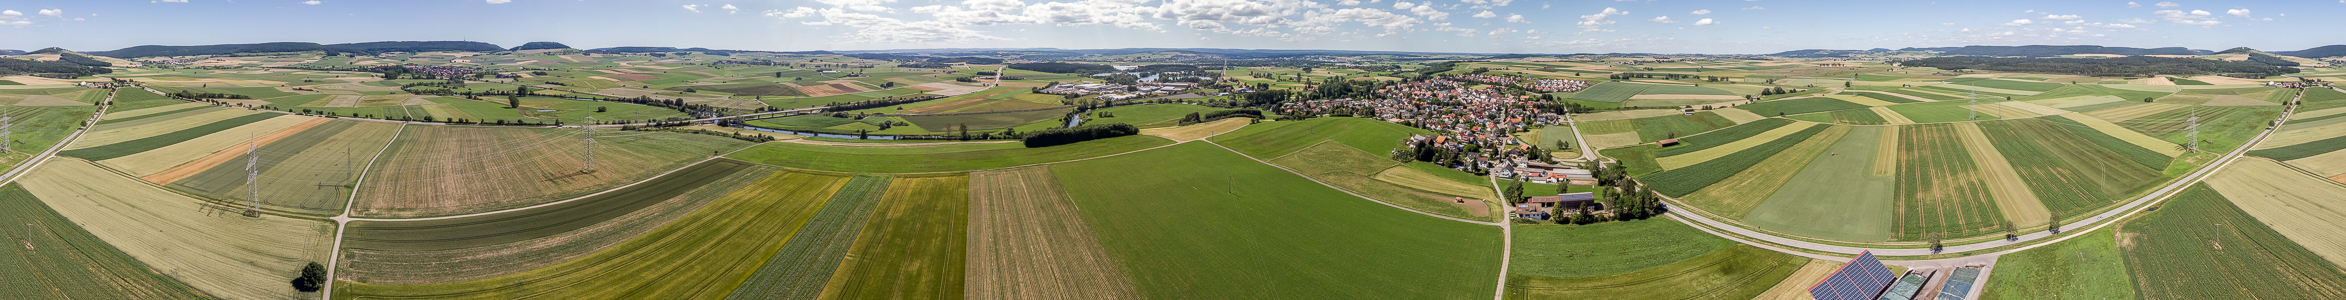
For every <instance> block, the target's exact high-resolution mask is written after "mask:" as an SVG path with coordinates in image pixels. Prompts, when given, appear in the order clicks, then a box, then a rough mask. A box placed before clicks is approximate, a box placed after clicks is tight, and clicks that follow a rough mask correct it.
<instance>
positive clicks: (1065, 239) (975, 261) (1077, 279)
mask: <svg viewBox="0 0 2346 300" xmlns="http://www.w3.org/2000/svg"><path fill="white" fill-rule="evenodd" d="M969 187H970V204H969V208H970V211H969V229H970V230H969V237H968V241H969V249H968V252H969V253H968V254H967V256H968V264H969V265H968V267H967V270H968V271H969V275H968V277H967V280H968V281H967V285H965V286H964V288H963V292H962V294H963V295H964V296H966V297H969V298H972V299H1136V298H1139V297H1140V295H1139V294H1138V293H1137V292H1135V291H1134V290H1133V287H1132V283H1131V282H1129V281H1128V280H1127V279H1126V278H1127V277H1126V276H1125V275H1124V273H1123V271H1122V270H1119V269H1118V268H1117V264H1116V262H1115V259H1114V258H1111V257H1109V255H1108V251H1107V249H1106V248H1102V246H1101V245H1100V241H1099V238H1098V237H1097V236H1096V235H1094V233H1093V231H1092V228H1091V226H1090V225H1088V224H1085V223H1084V222H1083V214H1082V212H1081V211H1078V210H1076V207H1075V203H1074V202H1070V201H1069V200H1068V199H1067V196H1066V194H1064V192H1061V191H1060V190H1061V187H1060V186H1059V182H1058V180H1057V179H1055V178H1053V177H1052V176H1051V170H1050V168H1049V167H1043V166H1034V167H1022V168H1012V169H1003V170H993V171H984V172H975V173H971V174H970V185H969Z"/></svg>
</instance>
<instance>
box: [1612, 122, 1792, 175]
mask: <svg viewBox="0 0 2346 300" xmlns="http://www.w3.org/2000/svg"><path fill="white" fill-rule="evenodd" d="M1811 127H1817V125H1816V124H1811V123H1793V124H1791V125H1785V126H1783V127H1776V128H1775V129H1769V130H1768V131H1767V132H1761V133H1759V134H1756V135H1751V136H1750V137H1746V138H1743V139H1739V140H1735V141H1733V142H1727V143H1724V144H1716V143H1709V142H1710V141H1707V140H1712V139H1705V140H1706V142H1707V143H1704V144H1703V145H1718V146H1717V147H1707V149H1701V150H1697V151H1686V152H1677V153H1675V154H1673V153H1672V152H1676V151H1678V149H1673V148H1676V147H1672V148H1664V149H1662V151H1661V152H1660V153H1661V155H1662V157H1661V158H1657V159H1655V162H1657V163H1661V164H1662V169H1665V170H1667V169H1678V168H1684V167H1686V166H1690V165H1694V164H1698V163H1702V162H1706V161H1711V160H1712V159H1717V158H1719V157H1723V156H1727V155H1730V154H1734V153H1736V152H1741V151H1743V150H1746V149H1751V147H1756V146H1759V145H1761V144H1766V143H1768V142H1774V141H1776V140H1779V139H1783V138H1784V137H1785V136H1790V135H1792V134H1795V133H1799V132H1800V131H1802V130H1807V129H1809V128H1811ZM1825 127H1831V126H1825ZM1736 133H1741V132H1736ZM1720 138H1733V136H1732V135H1729V136H1722V137H1720ZM1691 148H1693V147H1688V148H1687V149H1691Z"/></svg>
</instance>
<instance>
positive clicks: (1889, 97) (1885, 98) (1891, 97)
mask: <svg viewBox="0 0 2346 300" xmlns="http://www.w3.org/2000/svg"><path fill="white" fill-rule="evenodd" d="M1849 95H1855V96H1858V97H1865V98H1873V99H1874V100H1877V101H1882V102H1889V103H1894V104H1896V103H1917V102H1923V101H1922V100H1914V98H1907V97H1899V96H1898V95H1903V94H1889V93H1887V92H1883V93H1849ZM1924 99H1929V98H1924ZM1886 105H1889V104H1882V105H1875V106H1886Z"/></svg>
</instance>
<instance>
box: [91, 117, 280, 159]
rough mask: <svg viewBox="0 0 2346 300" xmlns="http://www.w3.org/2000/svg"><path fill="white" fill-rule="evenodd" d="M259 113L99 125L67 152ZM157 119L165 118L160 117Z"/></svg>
mask: <svg viewBox="0 0 2346 300" xmlns="http://www.w3.org/2000/svg"><path fill="white" fill-rule="evenodd" d="M257 113H258V112H253V111H250V110H242V109H215V110H210V112H206V113H200V114H195V115H188V116H180V117H178V118H176V119H171V120H168V121H164V122H151V123H143V124H138V125H133V126H121V127H116V126H107V125H117V124H106V125H98V127H96V128H90V133H89V134H88V135H85V136H82V137H81V139H79V140H74V141H73V145H72V146H67V147H65V150H75V149H82V148H90V147H97V146H105V145H111V144H114V143H120V142H124V141H130V140H136V139H143V138H148V137H153V136H158V135H163V134H166V133H171V132H175V131H179V130H180V129H187V128H188V127H191V126H203V125H204V124H211V123H212V122H219V121H220V120H227V119H233V118H236V117H242V116H246V115H251V114H257ZM157 118H165V117H161V116H159V117H157Z"/></svg>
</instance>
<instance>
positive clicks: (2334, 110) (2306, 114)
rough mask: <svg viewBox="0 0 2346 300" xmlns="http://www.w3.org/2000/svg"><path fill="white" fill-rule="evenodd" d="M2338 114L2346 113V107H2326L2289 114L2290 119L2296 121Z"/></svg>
mask: <svg viewBox="0 0 2346 300" xmlns="http://www.w3.org/2000/svg"><path fill="white" fill-rule="evenodd" d="M2337 114H2346V107H2340V108H2332V109H2324V110H2316V111H2309V112H2300V113H2295V114H2290V115H2289V120H2291V121H2295V120H2304V119H2312V118H2320V117H2327V116H2332V115H2337Z"/></svg>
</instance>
